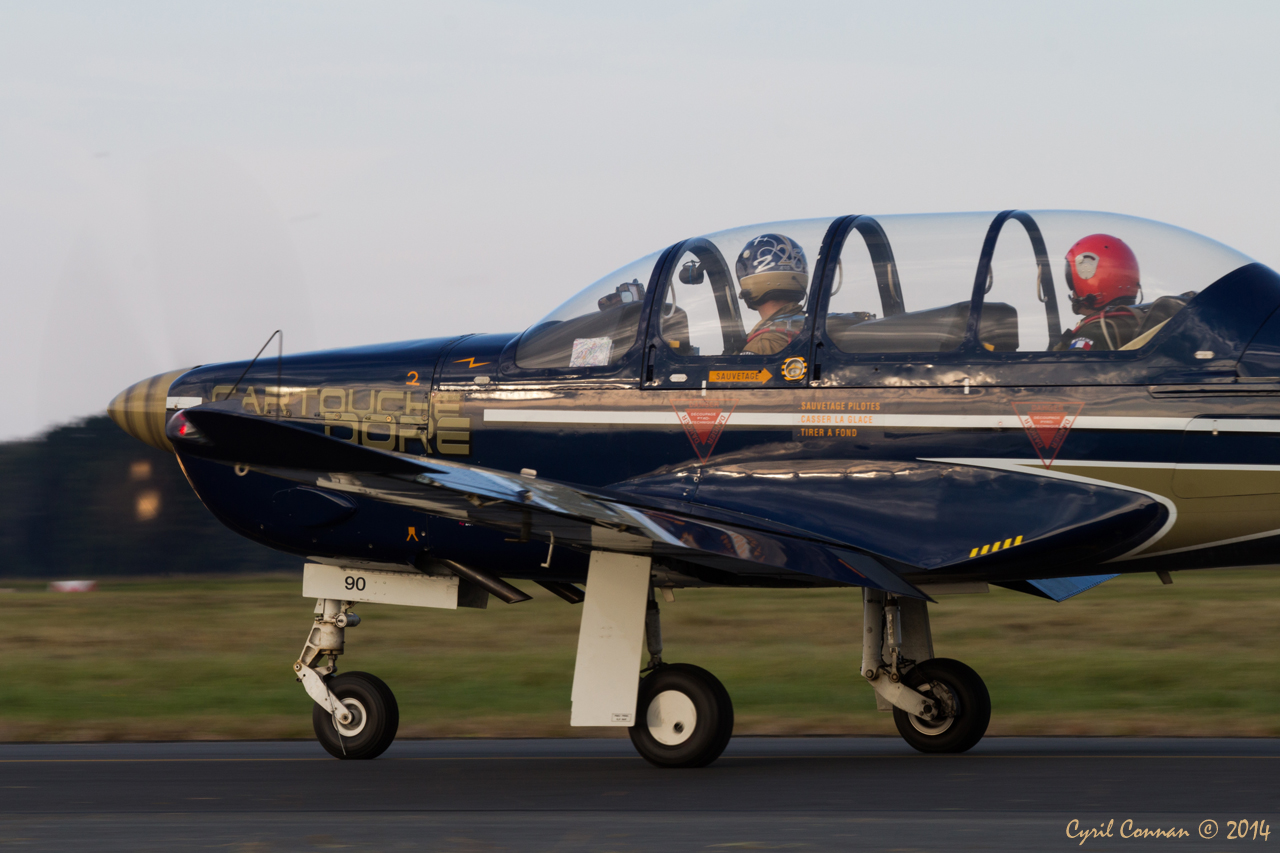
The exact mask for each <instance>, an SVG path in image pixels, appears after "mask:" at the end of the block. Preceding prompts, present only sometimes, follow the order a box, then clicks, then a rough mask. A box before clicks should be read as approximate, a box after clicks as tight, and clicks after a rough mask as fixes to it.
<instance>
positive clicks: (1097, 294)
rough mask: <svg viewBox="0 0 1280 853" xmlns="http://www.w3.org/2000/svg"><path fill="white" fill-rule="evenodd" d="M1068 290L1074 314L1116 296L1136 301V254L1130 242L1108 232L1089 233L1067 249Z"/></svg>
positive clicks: (1097, 305) (1093, 307)
mask: <svg viewBox="0 0 1280 853" xmlns="http://www.w3.org/2000/svg"><path fill="white" fill-rule="evenodd" d="M1067 290H1068V291H1070V293H1071V308H1072V309H1073V310H1074V311H1075V312H1076V313H1077V314H1086V313H1089V312H1091V311H1096V310H1098V309H1099V308H1102V307H1103V306H1106V305H1110V304H1112V303H1113V302H1115V301H1116V300H1124V301H1123V302H1121V303H1120V304H1121V305H1132V304H1133V303H1135V302H1137V301H1138V293H1139V292H1141V290H1142V284H1141V283H1140V282H1139V280H1138V258H1137V257H1136V256H1135V255H1134V254H1133V250H1132V249H1130V248H1129V244H1127V243H1125V241H1123V240H1121V239H1120V238H1119V237H1112V236H1111V235H1110V234H1090V235H1089V236H1088V237H1082V238H1081V239H1079V240H1077V241H1076V244H1075V245H1074V246H1072V247H1071V248H1070V249H1068V250H1067Z"/></svg>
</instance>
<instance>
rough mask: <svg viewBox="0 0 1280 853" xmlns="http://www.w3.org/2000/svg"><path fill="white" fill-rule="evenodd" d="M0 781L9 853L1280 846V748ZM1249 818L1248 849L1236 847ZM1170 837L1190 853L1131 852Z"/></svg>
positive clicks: (1030, 741)
mask: <svg viewBox="0 0 1280 853" xmlns="http://www.w3.org/2000/svg"><path fill="white" fill-rule="evenodd" d="M0 782H2V784H0V848H3V849H15V850H40V851H43V850H57V851H63V850H87V849H92V850H94V851H95V853H100V851H150V850H156V851H185V850H227V851H245V853H248V852H249V851H253V853H265V851H277V850H279V851H285V850H288V851H293V850H299V851H312V850H316V851H320V850H347V851H365V850H370V851H384V850H388V851H390V850H429V851H468V853H471V852H472V851H476V852H477V853H478V851H504V850H513V851H515V850H537V851H542V850H546V851H563V853H577V851H613V852H614V853H627V852H628V851H650V850H653V851H695V850H696V851H712V852H713V853H715V851H725V853H732V851H735V850H795V851H826V850H834V851H846V850H857V851H877V850H883V851H895V853H908V851H916V850H966V851H969V850H999V851H1004V850H1011V851H1012V850H1017V851H1032V850H1034V851H1040V850H1080V849H1085V850H1169V849H1175V850H1197V851H1199V850H1206V851H1207V850H1214V851H1217V850H1237V849H1252V850H1260V851H1261V850H1266V849H1274V848H1276V847H1280V832H1278V831H1277V829H1280V827H1277V826H1276V825H1277V821H1278V820H1280V740H1260V739H1165V738H1159V739H1145V738H1144V739H1133V738H988V739H986V740H984V741H983V742H982V743H981V744H979V745H978V746H977V747H976V748H975V749H973V750H972V751H970V752H969V753H967V754H965V755H953V756H925V755H920V754H918V753H916V752H914V751H913V750H911V749H910V748H909V747H907V746H906V745H905V744H904V743H903V742H902V741H900V740H898V739H896V738H738V739H735V740H734V741H733V742H732V743H731V744H730V746H729V749H728V751H727V752H726V753H725V755H724V756H723V757H722V758H721V759H720V760H719V761H718V762H716V763H715V764H714V765H712V766H711V767H708V768H705V769H701V770H658V769H655V768H652V767H650V766H649V765H648V764H646V763H645V762H644V761H643V760H641V759H640V758H639V757H637V756H636V755H635V753H634V752H633V751H632V749H631V744H630V742H629V741H627V740H625V739H623V740H443V741H399V742H397V743H395V744H394V745H393V746H392V747H391V749H390V750H388V751H387V753H386V754H385V755H384V756H383V757H382V758H380V759H378V760H376V761H365V762H356V761H352V762H344V761H337V760H335V759H332V758H329V757H328V755H327V754H325V753H324V752H323V751H322V750H321V749H320V747H319V746H318V745H316V744H314V743H310V742H241V743H158V744H0ZM1126 820H1127V821H1130V822H1131V823H1130V824H1125V821H1126ZM1072 821H1076V823H1075V824H1072V823H1071V822H1072ZM1240 821H1245V822H1246V825H1247V831H1246V834H1247V835H1248V838H1246V839H1244V840H1238V839H1234V838H1228V836H1229V835H1230V834H1232V833H1233V828H1236V827H1238V826H1239V825H1240V823H1239V822H1240ZM1254 821H1261V822H1262V823H1258V824H1255V823H1253V822H1254ZM1109 822H1110V828H1109V830H1108V824H1109ZM1210 822H1212V823H1210ZM1231 822H1234V823H1231ZM1264 825H1266V826H1269V827H1272V829H1271V832H1272V833H1273V834H1272V835H1271V836H1270V837H1269V838H1263V837H1261V832H1262V830H1263V828H1264ZM1071 829H1074V830H1075V832H1076V836H1075V837H1071V836H1069V834H1068V832H1069V830H1071ZM1089 829H1098V830H1100V832H1101V833H1107V832H1109V833H1110V836H1109V837H1106V836H1105V834H1104V835H1103V837H1085V838H1081V837H1080V833H1082V832H1084V831H1085V830H1089ZM1157 829H1158V830H1165V831H1172V832H1174V834H1175V836H1177V834H1178V833H1179V832H1184V833H1186V835H1185V836H1178V837H1174V838H1167V837H1164V838H1153V839H1146V840H1143V839H1137V838H1134V837H1133V832H1134V831H1135V830H1157ZM1255 832H1257V833H1259V835H1258V837H1257V838H1256V840H1255V838H1254V833H1255ZM1210 833H1212V837H1211V838H1210V839H1206V838H1205V837H1203V836H1205V835H1209V834H1210ZM1126 834H1127V835H1128V837H1125V835H1126Z"/></svg>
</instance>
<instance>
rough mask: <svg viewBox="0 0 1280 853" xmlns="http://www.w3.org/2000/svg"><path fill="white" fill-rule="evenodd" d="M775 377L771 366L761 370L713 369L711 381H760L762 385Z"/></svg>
mask: <svg viewBox="0 0 1280 853" xmlns="http://www.w3.org/2000/svg"><path fill="white" fill-rule="evenodd" d="M772 378H773V374H772V373H770V372H769V368H767V367H764V368H761V369H760V370H758V371H756V370H713V371H711V376H710V378H709V379H708V381H709V382H759V383H760V384H761V385H763V384H764V383H766V382H768V381H769V380H770V379H772Z"/></svg>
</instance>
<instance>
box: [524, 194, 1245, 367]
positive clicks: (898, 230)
mask: <svg viewBox="0 0 1280 853" xmlns="http://www.w3.org/2000/svg"><path fill="white" fill-rule="evenodd" d="M833 221H835V220H832V219H829V218H824V219H806V220H792V221H789V222H773V223H764V224H760V225H751V226H745V227H741V228H733V229H729V230H726V231H720V232H716V233H714V234H709V235H707V236H705V237H696V238H693V239H690V240H686V241H684V243H683V244H682V247H681V255H680V257H679V258H676V259H675V261H674V263H673V264H672V265H671V266H670V269H671V275H670V280H669V281H662V282H659V283H658V287H659V288H660V289H661V293H660V294H658V297H659V298H661V300H662V301H661V305H660V309H659V311H658V312H657V316H656V321H657V325H658V334H659V335H660V336H661V339H662V341H663V342H664V343H665V344H666V345H667V347H669V348H670V353H671V355H673V356H676V357H693V358H699V357H707V358H724V357H737V356H753V355H754V356H774V355H777V354H779V353H784V354H785V353H790V352H791V351H792V350H795V351H797V352H798V351H799V350H800V349H802V348H803V347H804V345H805V343H806V342H807V340H808V338H809V336H810V329H811V328H812V323H813V319H814V317H815V316H816V315H817V314H818V311H816V310H814V309H815V308H817V309H818V310H820V311H822V312H823V316H822V318H821V320H822V325H821V326H820V328H823V329H824V333H825V335H826V336H827V338H828V339H829V341H830V343H831V344H833V345H834V346H835V347H836V348H837V349H839V350H841V351H843V352H847V353H930V352H933V353H937V352H947V351H952V350H957V349H959V348H960V347H961V346H962V345H964V342H965V340H966V335H967V334H969V316H970V314H971V313H972V312H973V310H974V309H975V308H976V307H977V306H978V305H981V312H982V313H981V318H980V321H979V323H978V325H977V344H978V345H981V346H982V347H983V348H984V349H986V350H988V351H993V352H1049V351H1055V350H1067V349H1071V350H1084V351H1086V352H1087V351H1089V350H1099V351H1105V350H1112V349H1136V348H1138V347H1139V346H1141V345H1143V344H1145V343H1146V341H1147V340H1150V339H1151V337H1153V336H1154V334H1155V333H1156V332H1158V331H1159V327H1160V326H1161V324H1162V323H1163V322H1165V321H1167V320H1168V319H1169V318H1170V317H1172V315H1173V314H1175V313H1176V312H1177V311H1179V310H1181V308H1182V307H1183V306H1184V305H1185V304H1186V303H1187V301H1188V300H1189V299H1191V298H1192V297H1194V295H1195V294H1196V293H1197V292H1199V291H1201V290H1203V289H1205V288H1206V287H1208V286H1209V285H1211V284H1213V282H1215V281H1217V280H1218V279H1219V278H1221V277H1223V276H1224V275H1226V274H1227V273H1229V272H1231V271H1233V270H1235V269H1238V268H1239V267H1241V266H1244V265H1246V264H1249V263H1251V262H1252V261H1251V259H1250V258H1249V257H1247V256H1246V255H1244V254H1242V253H1240V252H1238V251H1236V250H1234V249H1232V248H1230V247H1228V246H1224V245H1223V244H1221V243H1218V242H1216V241H1214V240H1211V239H1209V238H1208V237H1204V236H1202V235H1200V234H1196V233H1194V232H1192V231H1187V230H1185V229H1182V228H1178V227H1175V226H1172V225H1166V224H1164V223H1160V222H1155V221H1152V220H1149V219H1140V218H1138V217H1132V216H1123V215H1119V214H1114V213H1095V212H1087V211H1062V210H1044V211H1040V210H1036V211H1017V212H1014V213H1013V214H1011V215H1004V214H997V213H995V212H986V213H947V214H923V215H901V214H893V215H886V216H874V215H871V216H858V217H856V218H851V219H847V220H845V223H844V226H843V228H842V229H834V230H833V232H832V243H831V245H830V246H824V245H823V240H824V238H825V237H826V236H827V232H828V229H829V226H830V225H831V223H832V222H833ZM997 221H1000V222H1002V224H1001V226H1000V228H999V229H998V233H997V235H996V239H995V242H994V245H993V246H992V247H990V252H989V256H988V257H986V258H984V257H983V252H984V246H985V245H986V241H987V237H988V235H989V233H990V232H991V230H992V226H993V224H996V223H997ZM824 251H827V252H830V253H831V254H832V256H833V257H834V259H835V264H834V269H832V268H831V267H830V266H828V267H827V277H828V280H829V281H830V282H831V284H830V288H829V290H830V292H829V293H824V294H822V295H821V296H820V297H819V299H820V301H819V304H818V305H817V306H812V305H810V301H811V300H812V299H813V298H814V293H815V290H814V276H815V275H816V274H817V273H818V271H819V269H820V267H821V263H820V259H821V255H822V253H823V252H824ZM1069 253H1070V254H1071V258H1068V257H1067V256H1068V254H1069ZM660 254H661V253H658V252H655V253H654V254H651V255H647V256H646V257H644V258H641V259H640V260H638V261H636V262H634V263H632V264H628V265H627V266H625V267H622V268H621V269H619V270H617V271H615V272H613V273H610V274H609V275H607V276H605V277H604V278H602V279H600V280H599V281H597V282H595V283H594V284H592V285H591V286H589V287H587V288H586V289H585V290H583V291H581V292H580V293H578V294H577V295H575V296H573V297H572V298H571V299H569V300H568V301H566V302H565V303H564V304H562V305H561V306H559V307H558V308H556V309H555V310H554V311H552V312H551V313H550V314H548V315H547V316H546V317H544V318H543V319H542V320H540V321H539V322H537V323H535V324H534V325H533V326H532V327H530V328H529V329H528V331H526V332H525V333H524V335H523V336H522V337H521V339H520V342H519V344H518V346H517V349H516V363H517V364H518V365H519V366H520V367H525V368H557V369H580V368H590V367H608V366H613V365H616V364H618V363H619V362H621V361H622V359H623V358H624V356H625V355H626V354H627V353H628V352H629V351H631V350H632V348H633V347H634V346H635V345H636V344H637V338H638V333H639V330H640V327H641V323H642V320H643V317H642V311H643V305H644V300H645V294H646V290H647V288H648V286H649V282H650V278H651V276H652V274H653V268H654V264H655V263H656V262H657V260H658V257H659V255H660ZM1117 259H1118V260H1117ZM984 261H985V262H987V269H986V274H985V285H984V287H983V288H981V289H980V292H979V293H977V294H976V296H977V300H976V301H975V293H974V290H975V281H976V279H977V277H978V275H979V272H978V271H979V267H980V264H981V263H983V262H984ZM1117 264H1119V266H1117ZM1069 282H1071V285H1073V286H1074V292H1073V289H1072V286H1069ZM1091 289H1092V290H1096V291H1098V295H1097V296H1095V297H1092V298H1083V299H1082V298H1081V297H1087V295H1088V293H1087V292H1088V291H1090V290H1091ZM1117 296H1118V298H1117ZM1100 313H1101V320H1099V314H1100ZM971 345H972V344H971Z"/></svg>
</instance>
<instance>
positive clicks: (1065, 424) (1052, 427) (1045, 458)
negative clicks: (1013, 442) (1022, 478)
mask: <svg viewBox="0 0 1280 853" xmlns="http://www.w3.org/2000/svg"><path fill="white" fill-rule="evenodd" d="M1083 408H1084V403H1069V402H1059V401H1055V400H1042V401H1040V402H1036V403H1014V404H1013V410H1014V412H1016V413H1017V415H1018V421H1019V422H1020V423H1021V424H1022V428H1023V429H1024V430H1026V432H1027V438H1029V439H1031V446H1032V447H1034V448H1035V449H1036V455H1037V456H1039V457H1040V461H1041V462H1043V463H1044V467H1046V468H1048V467H1049V466H1051V465H1052V464H1053V460H1055V459H1057V458H1058V451H1060V450H1061V449H1062V445H1063V444H1064V443H1065V442H1066V440H1067V433H1069V432H1070V431H1071V427H1072V426H1073V425H1074V424H1075V422H1076V418H1078V417H1079V416H1080V410H1081V409H1083Z"/></svg>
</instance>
